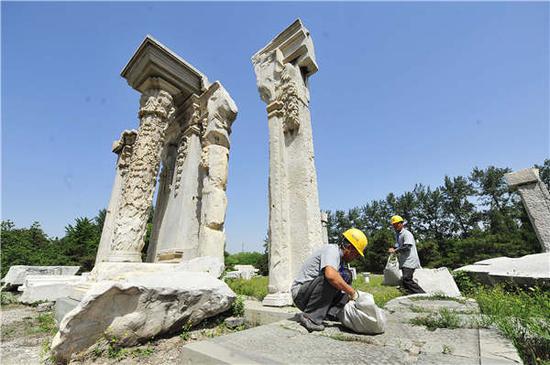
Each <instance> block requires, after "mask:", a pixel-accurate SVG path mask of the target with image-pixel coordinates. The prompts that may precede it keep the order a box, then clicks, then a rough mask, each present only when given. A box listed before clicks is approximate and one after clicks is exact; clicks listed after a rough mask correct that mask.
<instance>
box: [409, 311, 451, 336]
mask: <svg viewBox="0 0 550 365" xmlns="http://www.w3.org/2000/svg"><path fill="white" fill-rule="evenodd" d="M410 322H411V323H412V324H414V325H415V326H426V328H427V329H428V330H430V331H435V330H436V328H450V329H454V328H460V327H461V322H460V317H459V316H458V314H456V313H455V312H453V311H450V310H449V309H447V308H441V309H440V310H438V311H437V312H434V313H430V314H428V315H427V316H422V317H416V318H413V319H411V321H410Z"/></svg>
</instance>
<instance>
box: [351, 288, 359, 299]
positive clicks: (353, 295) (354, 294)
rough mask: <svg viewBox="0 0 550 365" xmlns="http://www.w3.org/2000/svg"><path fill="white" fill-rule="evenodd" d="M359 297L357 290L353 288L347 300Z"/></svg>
mask: <svg viewBox="0 0 550 365" xmlns="http://www.w3.org/2000/svg"><path fill="white" fill-rule="evenodd" d="M357 298H359V292H358V291H357V290H355V291H354V292H353V294H352V295H350V296H349V300H357Z"/></svg>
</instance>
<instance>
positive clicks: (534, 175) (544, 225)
mask: <svg viewBox="0 0 550 365" xmlns="http://www.w3.org/2000/svg"><path fill="white" fill-rule="evenodd" d="M505 177H506V181H507V183H508V185H509V186H510V187H517V188H518V191H519V195H520V196H521V200H522V201H523V205H524V206H525V210H526V211H527V214H528V215H529V220H530V221H531V224H532V225H533V229H534V230H535V233H536V234H537V238H538V239H539V242H540V245H541V248H542V252H550V193H548V189H547V188H546V186H545V185H544V183H543V182H542V181H541V180H540V177H539V170H538V169H525V170H520V171H516V172H512V173H508V174H506V175H505Z"/></svg>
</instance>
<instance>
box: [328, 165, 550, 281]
mask: <svg viewBox="0 0 550 365" xmlns="http://www.w3.org/2000/svg"><path fill="white" fill-rule="evenodd" d="M535 167H536V168H538V169H539V172H540V176H541V180H542V181H543V183H545V184H546V186H547V187H549V189H550V159H546V160H545V161H544V163H543V164H542V165H535ZM508 172H511V170H510V169H509V168H499V167H495V166H490V167H488V168H486V169H480V168H477V167H476V168H474V169H473V170H472V172H471V173H470V174H469V176H457V177H449V176H445V178H444V179H443V184H442V185H441V186H438V187H435V188H433V187H430V186H425V185H422V184H417V185H415V186H414V188H413V189H412V191H407V192H405V193H403V194H401V195H395V194H393V193H390V194H388V195H387V196H386V198H385V199H381V200H374V201H371V202H368V203H366V204H365V205H363V206H358V207H354V208H352V209H349V210H347V211H343V210H336V211H329V212H327V213H328V234H329V242H331V243H337V242H338V240H339V239H340V234H341V232H343V231H344V230H345V229H347V228H349V227H356V228H359V229H361V230H363V231H364V232H365V233H366V234H367V237H368V238H369V245H368V246H367V249H366V252H365V259H364V260H358V261H356V262H355V263H354V265H355V266H357V267H358V269H359V270H363V271H370V272H382V271H383V268H384V266H385V264H386V260H387V257H388V254H387V249H388V248H389V247H392V246H393V244H394V242H395V233H394V232H393V229H392V227H391V225H390V223H389V218H390V217H391V216H392V215H394V214H398V215H400V216H402V217H403V218H404V219H405V221H406V222H407V226H408V229H409V230H410V231H411V232H412V233H413V234H414V236H415V238H416V240H417V246H418V253H419V256H420V260H421V262H422V265H423V266H424V267H440V266H446V267H449V268H453V269H454V268H457V267H460V266H463V265H467V264H471V263H473V262H476V261H480V260H483V259H487V258H491V257H496V256H509V257H518V256H523V255H527V254H531V253H537V252H540V251H541V248H540V244H539V242H538V240H537V238H536V236H535V232H534V230H533V228H532V226H531V223H530V222H529V218H528V216H527V212H526V211H525V209H524V207H523V204H522V202H521V199H520V197H519V194H518V193H517V191H516V190H515V189H510V188H509V187H508V185H507V184H506V182H505V179H504V174H506V173H508Z"/></svg>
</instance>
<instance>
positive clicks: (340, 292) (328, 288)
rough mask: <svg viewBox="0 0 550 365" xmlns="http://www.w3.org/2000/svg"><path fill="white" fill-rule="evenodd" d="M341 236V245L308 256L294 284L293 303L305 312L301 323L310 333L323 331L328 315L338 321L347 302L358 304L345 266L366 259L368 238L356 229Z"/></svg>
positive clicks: (327, 247)
mask: <svg viewBox="0 0 550 365" xmlns="http://www.w3.org/2000/svg"><path fill="white" fill-rule="evenodd" d="M342 236H343V237H342V239H341V241H340V243H339V244H338V245H335V244H327V245H323V246H322V247H321V248H319V249H317V251H315V252H314V253H313V254H312V255H311V256H309V257H308V258H307V259H306V261H305V262H304V264H303V265H302V268H301V269H300V271H299V273H298V277H297V278H296V279H295V280H294V282H293V283H292V287H291V289H290V291H291V293H292V300H293V301H294V304H295V305H296V307H298V308H299V309H300V310H301V311H302V312H303V313H300V314H299V315H298V321H299V322H300V324H301V325H302V326H304V327H305V328H306V329H307V330H308V331H310V332H311V331H322V330H324V329H325V327H324V326H323V320H324V319H325V318H326V317H327V315H330V316H331V317H336V314H337V312H338V310H339V309H340V308H341V307H342V306H343V305H344V304H345V303H346V302H348V301H349V300H357V297H358V295H359V294H358V292H357V291H356V290H355V289H353V288H352V287H351V286H350V284H351V280H352V278H351V273H350V272H349V270H347V269H346V268H345V267H344V262H350V261H353V260H355V259H356V258H358V257H359V256H361V257H365V256H364V254H363V251H364V250H365V247H367V243H368V241H367V236H365V234H364V233H363V232H361V231H360V230H358V229H356V228H351V229H348V230H347V231H345V232H344V233H343V235H342ZM346 294H347V295H346Z"/></svg>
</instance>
